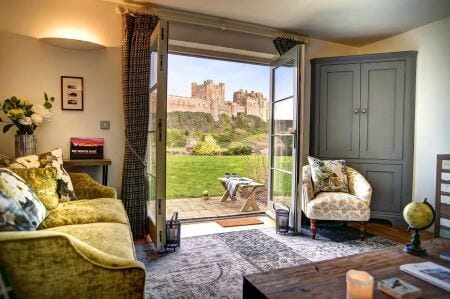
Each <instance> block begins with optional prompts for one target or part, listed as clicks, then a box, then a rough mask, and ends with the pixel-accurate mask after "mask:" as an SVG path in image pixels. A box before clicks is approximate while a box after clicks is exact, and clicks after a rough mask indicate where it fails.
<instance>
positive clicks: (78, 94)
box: [61, 76, 84, 111]
mask: <svg viewBox="0 0 450 299" xmlns="http://www.w3.org/2000/svg"><path fill="white" fill-rule="evenodd" d="M83 92H84V89H83V77H71V76H61V109H62V110H75V111H83V109H84V98H83Z"/></svg>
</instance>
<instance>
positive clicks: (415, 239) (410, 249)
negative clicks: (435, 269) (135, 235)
mask: <svg viewBox="0 0 450 299" xmlns="http://www.w3.org/2000/svg"><path fill="white" fill-rule="evenodd" d="M422 204H424V205H425V206H428V208H429V209H430V210H431V214H432V219H431V221H429V223H425V225H422V224H421V223H419V224H418V225H421V227H420V228H416V227H415V226H417V225H415V226H414V225H413V224H412V223H411V222H412V221H411V215H408V207H410V206H411V205H415V206H416V207H417V206H418V205H419V206H420V205H422ZM418 211H419V212H418V213H417V214H418V215H420V214H421V213H420V212H421V211H420V209H418ZM416 212H417V211H416ZM422 214H423V213H422ZM406 215H408V216H406ZM412 216H414V217H415V216H416V215H414V214H413V215H412ZM403 217H404V218H405V220H406V222H407V223H408V224H409V227H408V231H411V230H413V231H414V233H413V235H412V239H411V243H410V244H407V245H406V246H405V247H404V248H403V251H405V252H406V253H409V254H412V255H418V256H424V255H427V251H426V250H425V249H424V248H422V247H421V246H420V235H419V231H420V230H424V229H427V228H429V227H431V225H432V224H433V222H434V220H435V218H436V214H435V213H434V209H433V206H432V205H430V203H429V202H428V201H427V198H425V199H424V200H423V202H422V203H417V202H415V203H412V202H411V203H409V204H408V205H407V206H406V207H405V208H404V209H403ZM418 217H419V216H418ZM419 219H420V217H419Z"/></svg>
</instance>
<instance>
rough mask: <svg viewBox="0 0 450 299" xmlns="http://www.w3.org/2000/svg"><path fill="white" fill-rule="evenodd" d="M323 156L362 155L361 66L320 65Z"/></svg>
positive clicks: (321, 151)
mask: <svg viewBox="0 0 450 299" xmlns="http://www.w3.org/2000/svg"><path fill="white" fill-rule="evenodd" d="M319 94H320V100H319V101H320V102H319V113H320V115H319V119H320V121H319V136H320V137H319V156H320V157H322V158H358V152H359V113H358V112H359V107H360V65H359V64H342V65H325V66H321V68H320V90H319Z"/></svg>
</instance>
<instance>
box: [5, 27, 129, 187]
mask: <svg viewBox="0 0 450 299" xmlns="http://www.w3.org/2000/svg"><path fill="white" fill-rule="evenodd" d="M0 44H1V45H2V46H1V47H0V65H1V68H0V99H1V101H3V100H4V99H6V98H9V97H11V96H17V97H24V98H27V99H29V101H30V102H31V103H42V102H43V92H44V91H46V92H47V93H48V94H49V95H51V96H54V97H55V104H54V107H53V109H52V111H53V113H54V115H53V117H52V120H51V122H47V123H44V124H43V126H42V127H40V128H38V129H37V130H36V134H37V137H38V145H37V146H38V152H44V151H47V150H50V149H53V148H56V147H61V148H62V149H63V151H64V156H65V157H69V147H70V145H69V138H70V137H102V138H105V157H106V158H110V159H112V166H111V167H110V173H109V183H110V185H111V186H114V187H117V188H120V185H121V173H122V160H123V148H124V133H123V132H124V122H123V112H122V111H123V110H122V96H121V95H122V91H121V65H120V49H119V48H106V49H102V50H96V51H73V50H65V49H62V48H57V47H53V46H50V45H46V44H44V43H42V42H40V41H38V40H36V39H34V38H31V37H26V36H23V35H17V34H12V33H5V32H0ZM5 45H7V46H5ZM62 75H66V76H67V75H68V76H81V77H84V105H85V106H84V111H62V110H61V102H60V101H61V97H60V92H61V90H60V77H61V76H62ZM100 120H110V121H111V129H110V130H100V124H99V122H100ZM2 127H3V126H2ZM14 134H15V130H14V128H12V129H11V130H10V131H9V132H8V133H7V134H6V135H5V134H3V133H0V154H3V155H7V156H10V157H13V156H14ZM94 174H95V173H94ZM96 175H97V176H98V173H97V174H96Z"/></svg>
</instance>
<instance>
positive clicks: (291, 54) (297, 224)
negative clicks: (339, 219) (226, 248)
mask: <svg viewBox="0 0 450 299" xmlns="http://www.w3.org/2000/svg"><path fill="white" fill-rule="evenodd" d="M304 55H305V45H304V44H301V45H297V46H295V47H293V48H291V49H290V50H289V51H287V52H286V53H284V54H283V55H281V56H280V57H278V58H277V59H275V60H274V61H273V62H272V63H271V64H270V98H269V104H270V112H269V116H270V117H269V120H270V132H269V151H268V154H269V177H268V187H269V189H268V194H267V197H268V198H267V205H268V206H267V210H266V214H267V215H268V216H270V217H271V218H276V217H275V211H274V209H273V207H272V205H273V201H272V192H271V189H272V169H273V165H272V161H273V160H272V146H273V136H272V135H273V104H274V101H273V97H274V71H275V69H276V68H277V67H279V66H282V65H283V64H285V63H286V62H288V61H291V60H292V58H294V65H295V68H296V69H297V71H296V72H294V78H293V82H292V83H293V96H294V106H295V108H294V110H295V111H294V113H295V117H294V118H295V122H294V127H295V132H296V133H295V134H294V147H293V151H294V152H293V155H292V156H293V159H294V161H293V174H292V196H293V202H292V207H294V209H292V208H291V210H294V213H293V214H292V216H290V221H289V222H290V229H291V230H293V232H294V233H297V232H299V231H301V206H302V192H301V186H300V188H299V184H300V182H301V181H302V172H301V169H302V165H303V161H304V154H303V153H304V147H305V142H304V136H305V134H304V124H305V121H304V118H305V117H304V116H305V114H304V112H303V111H304V110H305V101H304V74H305V71H304V69H305V63H304V60H305V59H304ZM295 99H296V101H295Z"/></svg>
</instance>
